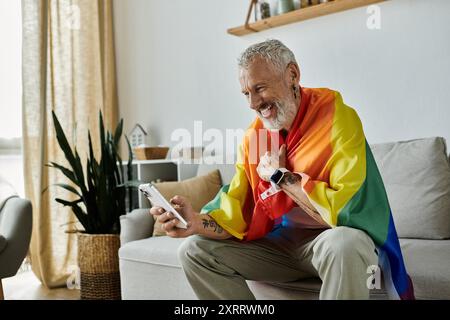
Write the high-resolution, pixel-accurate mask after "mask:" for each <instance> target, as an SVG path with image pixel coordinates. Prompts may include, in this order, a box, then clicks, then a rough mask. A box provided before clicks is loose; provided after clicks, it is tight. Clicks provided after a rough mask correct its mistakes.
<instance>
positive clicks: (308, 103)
mask: <svg viewBox="0 0 450 320" xmlns="http://www.w3.org/2000/svg"><path fill="white" fill-rule="evenodd" d="M301 96H302V99H301V104H300V108H299V112H298V113H297V116H296V119H295V121H294V123H293V125H292V128H291V130H290V131H289V132H288V134H287V136H286V137H285V138H284V137H283V136H281V135H280V134H279V133H274V132H273V131H268V130H265V129H264V126H263V124H262V122H261V121H260V120H259V119H256V120H255V121H254V122H253V123H252V124H251V126H250V127H249V128H248V130H247V132H246V134H245V137H244V141H243V143H242V145H241V146H240V147H239V152H238V161H237V164H236V173H235V176H234V177H233V179H232V181H231V183H230V184H229V185H226V186H224V187H223V188H222V189H221V190H220V192H219V193H218V194H217V196H216V197H215V198H214V199H213V200H212V201H211V202H210V203H208V204H207V205H206V206H205V207H204V208H203V209H202V213H208V214H210V215H211V216H212V217H213V218H214V219H215V220H216V221H217V223H218V224H219V225H221V226H222V227H223V228H224V229H225V230H227V231H228V232H229V233H230V234H232V235H233V236H235V237H236V238H238V239H241V240H244V241H251V240H254V239H258V238H261V237H264V236H265V235H266V234H267V233H268V232H270V231H271V230H272V228H273V226H274V221H275V220H276V219H278V218H280V217H282V216H283V215H284V214H285V213H287V212H289V211H290V210H291V209H292V208H293V207H295V206H297V205H296V204H295V202H294V201H293V200H292V199H291V198H289V197H288V196H287V195H286V194H285V193H284V192H279V193H276V194H275V195H273V196H270V197H268V198H266V199H265V200H263V199H262V198H261V193H262V192H264V191H265V190H267V189H268V188H269V187H270V184H269V183H267V182H265V181H263V180H261V179H260V178H259V176H258V173H257V171H256V168H257V165H258V159H259V157H260V156H261V155H263V154H264V153H265V152H266V151H267V150H271V149H273V145H274V141H276V142H277V144H276V145H281V144H283V143H284V144H286V146H287V164H286V167H287V169H289V170H290V171H292V172H297V173H299V174H301V175H302V182H301V183H302V188H303V191H304V192H305V194H306V195H307V197H308V199H309V201H310V202H311V204H313V206H314V207H315V209H316V210H317V211H318V213H319V214H320V216H321V218H322V219H323V220H324V221H325V222H326V223H327V224H328V225H329V226H330V227H336V226H348V227H353V228H357V229H360V230H363V231H365V232H366V233H367V234H369V236H370V237H371V238H372V240H373V241H374V243H375V245H376V247H377V249H378V256H379V265H380V266H381V269H382V272H383V278H384V284H385V287H386V290H387V292H388V293H389V294H390V297H391V298H397V299H414V292H413V286H412V282H411V279H410V277H409V276H408V274H407V272H406V269H405V265H404V262H403V257H402V253H401V249H400V243H399V240H398V237H397V232H396V229H395V225H394V221H393V218H392V213H391V209H390V206H389V201H388V198H387V195H386V191H385V188H384V184H383V181H382V178H381V175H380V173H379V171H378V168H377V165H376V162H375V160H374V158H373V155H372V152H371V150H370V148H369V145H368V143H367V141H366V139H365V135H364V131H363V128H362V124H361V121H360V119H359V117H358V115H357V114H356V112H355V111H354V110H353V109H352V108H350V107H349V106H347V105H345V104H344V102H343V100H342V97H341V95H340V94H339V93H338V92H336V91H333V90H330V89H310V88H301ZM261 133H262V134H261ZM262 137H263V138H262ZM255 153H256V156H255ZM255 157H256V158H255ZM299 232H301V231H299Z"/></svg>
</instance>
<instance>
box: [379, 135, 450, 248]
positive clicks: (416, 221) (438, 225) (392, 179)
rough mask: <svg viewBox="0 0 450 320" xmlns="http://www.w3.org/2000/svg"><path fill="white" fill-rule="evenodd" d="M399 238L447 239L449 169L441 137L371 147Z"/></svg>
mask: <svg viewBox="0 0 450 320" xmlns="http://www.w3.org/2000/svg"><path fill="white" fill-rule="evenodd" d="M371 149H372V152H373V155H374V157H375V160H376V162H377V164H378V168H379V169H380V173H381V175H382V177H383V181H384V184H385V186H386V192H387V194H388V198H389V202H390V204H391V209H392V214H393V217H394V220H395V225H396V228H397V232H398V235H399V237H403V238H422V239H445V238H450V168H449V163H448V158H447V152H446V145H445V140H444V138H440V137H437V138H426V139H418V140H411V141H403V142H393V143H383V144H375V145H372V146H371Z"/></svg>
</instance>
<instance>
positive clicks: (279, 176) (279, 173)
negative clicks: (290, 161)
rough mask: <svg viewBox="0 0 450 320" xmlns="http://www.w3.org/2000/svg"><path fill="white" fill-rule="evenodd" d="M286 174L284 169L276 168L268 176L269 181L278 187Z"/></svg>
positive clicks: (286, 170)
mask: <svg viewBox="0 0 450 320" xmlns="http://www.w3.org/2000/svg"><path fill="white" fill-rule="evenodd" d="M286 172H289V170H288V169H286V168H278V169H277V170H275V172H274V173H273V174H272V175H271V176H270V181H271V182H273V183H274V184H276V185H279V184H280V182H281V181H282V180H283V177H284V174H285V173H286Z"/></svg>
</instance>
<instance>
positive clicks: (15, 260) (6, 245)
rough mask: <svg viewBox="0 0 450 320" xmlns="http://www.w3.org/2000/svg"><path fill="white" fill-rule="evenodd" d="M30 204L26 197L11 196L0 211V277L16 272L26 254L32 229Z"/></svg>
mask: <svg viewBox="0 0 450 320" xmlns="http://www.w3.org/2000/svg"><path fill="white" fill-rule="evenodd" d="M32 212H33V211H32V206H31V202H30V201H29V200H27V199H22V198H19V197H13V198H10V199H8V201H6V203H5V205H4V207H3V209H2V210H1V213H0V235H1V236H2V237H3V240H2V242H3V249H2V250H1V254H0V278H7V277H11V276H13V275H15V274H16V272H17V270H18V269H19V267H20V265H21V264H22V261H23V259H24V258H25V256H26V255H27V252H28V247H29V245H30V239H31V230H32V223H33V217H32Z"/></svg>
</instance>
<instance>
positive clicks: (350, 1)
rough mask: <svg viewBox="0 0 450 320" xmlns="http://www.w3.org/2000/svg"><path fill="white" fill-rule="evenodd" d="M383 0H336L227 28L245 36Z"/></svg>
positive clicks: (235, 33)
mask: <svg viewBox="0 0 450 320" xmlns="http://www.w3.org/2000/svg"><path fill="white" fill-rule="evenodd" d="M383 1H386V0H334V1H330V2H325V3H321V4H317V5H313V6H309V7H306V8H302V9H297V10H294V11H291V12H288V13H285V14H281V15H278V16H274V17H270V18H267V19H263V20H258V21H256V22H253V23H249V24H248V25H247V26H245V25H243V26H239V27H235V28H230V29H228V30H227V32H228V33H229V34H232V35H235V36H244V35H247V34H250V33H254V32H259V31H264V30H267V29H271V28H275V27H279V26H283V25H287V24H290V23H294V22H299V21H304V20H308V19H312V18H316V17H320V16H324V15H327V14H332V13H336V12H339V11H344V10H349V9H353V8H358V7H363V6H368V5H371V4H374V3H378V2H383Z"/></svg>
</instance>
